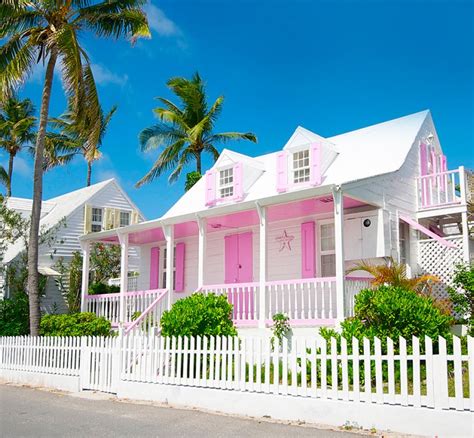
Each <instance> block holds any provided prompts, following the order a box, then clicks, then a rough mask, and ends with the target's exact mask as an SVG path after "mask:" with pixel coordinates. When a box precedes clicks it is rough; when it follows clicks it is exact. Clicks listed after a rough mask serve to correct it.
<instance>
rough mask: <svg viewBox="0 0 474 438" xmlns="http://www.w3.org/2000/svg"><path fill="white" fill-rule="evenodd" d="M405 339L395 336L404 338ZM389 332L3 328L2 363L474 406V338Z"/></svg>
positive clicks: (106, 386) (114, 383) (96, 380)
mask: <svg viewBox="0 0 474 438" xmlns="http://www.w3.org/2000/svg"><path fill="white" fill-rule="evenodd" d="M396 344H397V345H396ZM396 344H395V342H394V341H392V340H391V339H387V340H386V342H382V341H381V340H380V339H377V338H376V339H375V340H374V341H373V342H370V341H369V340H367V339H364V341H363V342H362V343H361V344H359V341H358V340H357V339H353V340H352V342H347V341H346V340H345V339H342V340H341V342H340V343H338V342H337V340H336V339H334V338H333V339H331V340H330V342H326V341H325V340H324V339H322V338H320V337H312V338H306V337H293V338H292V339H291V340H287V339H286V338H284V339H283V342H281V343H279V342H278V341H277V340H275V341H274V342H272V341H271V340H270V339H268V338H261V337H246V338H238V337H183V338H181V337H178V338H164V337H161V336H143V335H140V336H138V335H134V334H130V335H128V336H124V337H109V338H102V337H97V338H90V337H82V338H56V337H50V338H48V337H42V338H39V337H38V338H34V337H4V338H0V371H1V370H16V371H29V372H33V373H47V374H53V375H54V374H57V375H68V376H79V377H80V387H81V388H82V389H92V390H98V391H104V392H116V391H117V388H118V387H119V386H120V384H121V382H140V383H147V384H150V385H154V384H165V385H182V386H191V387H201V388H216V389H226V390H233V391H245V392H258V393H265V394H283V395H292V396H296V397H313V398H320V399H331V400H343V401H354V402H359V401H361V402H365V403H376V404H387V405H399V406H413V407H426V408H435V409H452V410H457V411H465V410H468V411H469V410H470V411H473V412H474V338H472V337H468V338H467V347H465V349H466V348H467V354H466V351H464V353H463V349H462V345H461V340H460V339H459V338H457V337H453V341H452V345H449V347H448V344H447V342H446V340H445V339H443V338H439V339H438V340H437V341H436V342H433V341H432V340H431V339H430V338H425V339H423V340H420V339H418V338H416V337H413V339H411V340H409V341H407V340H405V339H403V338H400V339H399V340H398V341H397V343H396Z"/></svg>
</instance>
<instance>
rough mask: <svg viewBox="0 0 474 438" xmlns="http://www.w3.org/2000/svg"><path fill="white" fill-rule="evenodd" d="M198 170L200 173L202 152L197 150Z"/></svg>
mask: <svg viewBox="0 0 474 438" xmlns="http://www.w3.org/2000/svg"><path fill="white" fill-rule="evenodd" d="M196 172H199V174H200V175H202V173H201V152H196Z"/></svg>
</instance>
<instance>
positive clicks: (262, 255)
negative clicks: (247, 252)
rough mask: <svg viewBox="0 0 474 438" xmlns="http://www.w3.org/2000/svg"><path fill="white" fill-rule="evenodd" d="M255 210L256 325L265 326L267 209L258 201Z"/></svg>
mask: <svg viewBox="0 0 474 438" xmlns="http://www.w3.org/2000/svg"><path fill="white" fill-rule="evenodd" d="M256 205H257V211H258V217H259V218H260V230H259V231H260V232H259V264H260V276H259V290H260V293H259V309H258V327H259V328H265V319H266V297H267V294H266V283H267V209H266V208H265V207H262V206H261V205H259V204H258V203H257V204H256Z"/></svg>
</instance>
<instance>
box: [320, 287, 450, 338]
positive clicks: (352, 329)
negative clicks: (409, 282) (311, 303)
mask: <svg viewBox="0 0 474 438" xmlns="http://www.w3.org/2000/svg"><path fill="white" fill-rule="evenodd" d="M453 322H454V321H453V318H451V317H450V316H448V315H445V314H443V313H442V312H441V311H440V310H439V308H437V307H436V305H435V304H434V301H433V299H432V298H430V297H426V296H422V295H419V294H417V293H416V292H414V291H411V290H407V289H404V288H401V287H394V286H380V287H379V288H378V289H364V290H362V291H360V292H359V293H358V294H357V295H356V297H355V306H354V317H353V318H348V319H346V320H345V321H343V322H342V323H341V328H342V336H344V337H345V338H346V339H351V338H352V337H356V338H358V339H362V338H363V337H367V338H369V339H373V338H374V337H375V336H377V337H379V338H380V339H381V340H382V341H383V342H384V341H385V338H387V337H389V338H392V339H393V341H395V342H397V340H398V338H399V337H400V336H403V337H404V338H406V339H411V337H412V336H417V337H420V338H423V337H424V336H429V337H430V338H432V339H436V338H437V337H438V336H444V337H448V336H449V334H450V326H451V325H452V324H453ZM320 334H321V335H322V336H323V337H325V338H329V337H331V336H334V335H335V334H336V333H335V331H333V330H330V329H321V331H320Z"/></svg>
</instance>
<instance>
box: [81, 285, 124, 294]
mask: <svg viewBox="0 0 474 438" xmlns="http://www.w3.org/2000/svg"><path fill="white" fill-rule="evenodd" d="M117 292H120V286H115V285H111V286H109V285H108V284H105V283H101V282H98V283H92V284H91V285H90V286H89V290H88V294H89V295H102V294H114V293H117Z"/></svg>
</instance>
